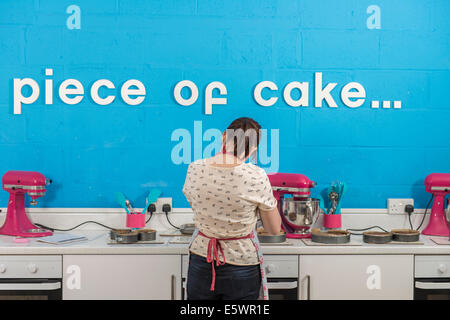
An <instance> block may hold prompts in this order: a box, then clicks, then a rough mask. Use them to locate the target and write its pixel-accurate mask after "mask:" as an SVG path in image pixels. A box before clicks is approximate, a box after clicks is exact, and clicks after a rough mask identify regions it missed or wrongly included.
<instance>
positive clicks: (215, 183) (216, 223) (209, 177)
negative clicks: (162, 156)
mask: <svg viewBox="0 0 450 320" xmlns="http://www.w3.org/2000/svg"><path fill="white" fill-rule="evenodd" d="M260 129H261V126H260V125H259V124H258V123H257V122H256V121H255V120H253V119H250V118H239V119H236V120H234V121H233V122H232V123H231V124H230V126H229V127H228V128H227V130H226V132H224V133H223V135H222V151H221V152H220V153H218V154H216V155H215V156H213V157H211V158H208V159H200V160H197V161H194V162H192V163H191V164H190V165H189V168H188V171H187V175H186V181H185V184H184V187H183V193H184V194H185V196H186V198H187V200H188V201H189V203H190V205H191V207H192V210H193V211H194V222H195V226H196V232H195V233H194V234H193V237H192V241H191V244H190V247H189V251H190V257H189V269H188V276H187V298H188V299H190V300H209V299H233V300H238V299H250V300H256V299H258V297H261V295H260V294H261V289H265V290H263V292H265V294H264V295H263V298H266V299H267V288H264V286H262V284H263V282H262V276H263V271H262V270H260V263H261V262H262V256H261V254H260V249H259V245H258V244H257V237H256V234H255V233H254V230H255V226H256V222H257V218H258V217H257V214H258V212H259V216H260V218H261V221H262V223H263V226H264V229H265V231H267V232H268V233H270V234H278V233H279V231H280V227H281V218H280V215H279V213H278V209H277V201H276V199H275V198H274V196H273V193H272V188H271V186H270V182H269V179H268V177H267V174H266V173H265V171H264V170H263V169H261V168H259V167H258V166H256V165H254V164H252V163H247V162H246V161H247V160H248V159H249V158H250V157H251V156H253V157H256V151H257V148H258V145H259V139H260V131H259V130H260Z"/></svg>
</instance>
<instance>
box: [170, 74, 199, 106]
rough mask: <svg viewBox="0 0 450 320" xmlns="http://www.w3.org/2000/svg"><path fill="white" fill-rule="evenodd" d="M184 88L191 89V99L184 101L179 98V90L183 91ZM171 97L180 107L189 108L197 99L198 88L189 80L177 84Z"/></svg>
mask: <svg viewBox="0 0 450 320" xmlns="http://www.w3.org/2000/svg"><path fill="white" fill-rule="evenodd" d="M184 87H188V88H189V89H191V97H190V98H189V99H184V98H183V97H182V96H181V90H183V88H184ZM173 95H174V97H175V100H176V101H177V102H178V104H180V105H182V106H190V105H192V104H194V103H195V101H197V99H198V88H197V86H196V85H195V83H194V82H192V81H190V80H183V81H180V82H178V83H177V85H176V86H175V89H173Z"/></svg>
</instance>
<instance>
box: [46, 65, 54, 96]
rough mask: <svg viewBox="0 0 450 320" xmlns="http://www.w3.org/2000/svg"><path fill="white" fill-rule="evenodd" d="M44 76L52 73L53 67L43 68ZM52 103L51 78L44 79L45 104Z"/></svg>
mask: <svg viewBox="0 0 450 320" xmlns="http://www.w3.org/2000/svg"><path fill="white" fill-rule="evenodd" d="M45 75H46V76H52V75H53V69H45ZM52 103H53V80H52V79H45V104H52Z"/></svg>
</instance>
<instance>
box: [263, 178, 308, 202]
mask: <svg viewBox="0 0 450 320" xmlns="http://www.w3.org/2000/svg"><path fill="white" fill-rule="evenodd" d="M267 176H268V177H269V181H270V184H271V185H272V189H273V192H274V194H278V195H283V194H292V195H294V196H295V195H297V196H301V197H309V196H310V194H311V188H313V187H315V186H316V183H315V182H314V181H311V180H310V179H309V178H308V177H307V176H305V175H303V174H300V173H269V174H268V175H267Z"/></svg>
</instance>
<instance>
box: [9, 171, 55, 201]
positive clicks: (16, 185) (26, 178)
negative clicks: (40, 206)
mask: <svg viewBox="0 0 450 320" xmlns="http://www.w3.org/2000/svg"><path fill="white" fill-rule="evenodd" d="M51 182H52V181H51V180H50V179H47V178H45V176H44V175H43V174H42V173H39V172H34V171H8V172H6V173H5V174H4V176H3V178H2V185H3V190H5V191H8V192H9V193H16V192H22V193H27V194H28V195H29V196H30V197H31V199H32V201H31V204H32V205H36V204H37V201H36V199H37V198H40V197H42V196H44V195H45V192H46V191H47V190H46V186H47V185H48V184H50V183H51Z"/></svg>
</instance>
